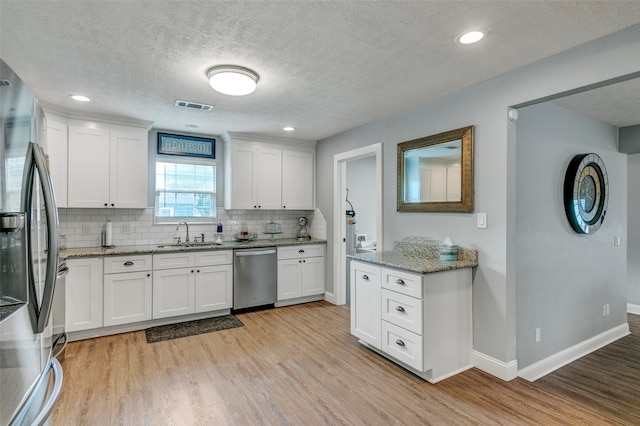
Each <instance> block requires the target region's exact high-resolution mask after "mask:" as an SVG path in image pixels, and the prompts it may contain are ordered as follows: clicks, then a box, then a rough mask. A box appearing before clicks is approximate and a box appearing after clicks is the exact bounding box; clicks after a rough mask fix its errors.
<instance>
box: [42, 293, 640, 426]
mask: <svg viewBox="0 0 640 426" xmlns="http://www.w3.org/2000/svg"><path fill="white" fill-rule="evenodd" d="M238 318H240V320H241V321H242V322H243V323H244V324H245V326H244V327H241V328H236V329H232V330H224V331H218V332H215V333H209V334H203V335H199V336H194V337H187V338H183V339H176V340H171V341H166V342H160V343H153V344H147V343H146V339H145V335H144V332H143V331H140V332H134V333H126V334H121V335H116V336H109V337H102V338H98V339H91V340H85V341H80V342H73V343H70V344H69V345H68V346H67V349H66V351H65V356H64V360H63V368H64V373H65V381H64V386H63V391H62V395H61V397H60V400H59V402H58V404H57V406H56V408H55V411H54V413H53V424H54V425H396V424H397V425H400V424H402V425H423V424H424V425H427V424H434V425H443V424H446V425H450V424H455V425H458V424H506V425H521V424H531V425H533V424H535V425H540V424H544V425H552V424H592V425H593V424H634V423H633V422H631V421H630V420H629V419H628V418H626V417H623V416H614V415H611V413H607V412H603V411H602V410H599V409H598V407H594V406H592V405H590V404H591V403H590V402H585V401H584V400H582V399H581V398H573V397H572V396H571V395H566V394H562V393H560V392H557V391H555V390H553V389H545V388H543V387H540V386H537V385H536V384H531V383H528V382H526V381H524V380H521V379H516V380H513V381H511V382H503V381H501V380H499V379H496V378H493V377H492V376H490V375H487V374H485V373H483V372H481V371H479V370H476V369H472V370H469V371H466V372H464V373H462V374H459V375H457V376H454V377H452V378H450V379H447V380H444V381H442V382H440V383H438V384H436V385H432V384H429V383H427V382H425V381H423V380H421V379H418V378H417V377H415V376H413V375H412V374H410V373H408V372H406V371H405V370H403V369H401V368H400V367H397V366H396V365H395V364H393V363H391V362H389V361H388V360H386V359H384V358H382V357H380V356H378V355H376V354H375V353H373V352H372V351H369V350H367V349H365V348H363V347H362V346H361V345H359V344H358V343H357V341H356V339H355V338H354V337H353V336H351V335H350V334H349V308H348V307H346V306H334V305H331V304H329V303H326V302H316V303H308V304H304V305H297V306H291V307H287V308H278V309H272V310H266V311H258V312H251V313H245V314H240V315H238ZM636 350H640V348H638V347H636ZM635 354H636V355H634V356H635V360H636V361H635V364H636V366H638V365H640V361H638V356H637V354H638V352H636V353H635ZM632 358H633V357H632ZM595 367H597V366H595ZM595 367H594V368H595ZM589 368H590V367H589ZM637 371H638V370H636V376H635V377H636V379H637V377H638V374H637ZM554 374H555V373H554ZM547 377H549V376H547ZM601 379H602V380H606V377H602V378H601ZM567 380H568V381H567V382H566V383H565V384H563V386H564V385H566V386H572V381H573V379H571V378H569V379H567ZM560 387H562V386H560ZM638 389H639V388H638V387H636V388H635V391H636V392H635V393H634V394H635V395H637V394H638V393H639V392H638ZM637 398H638V397H637V396H636V405H635V410H636V413H638V412H639V410H640V408H639V407H640V401H638V399H637ZM635 424H637V423H635Z"/></svg>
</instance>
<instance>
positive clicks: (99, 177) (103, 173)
mask: <svg viewBox="0 0 640 426" xmlns="http://www.w3.org/2000/svg"><path fill="white" fill-rule="evenodd" d="M68 152H69V160H68V167H69V169H68V182H67V188H68V191H67V198H68V199H67V206H68V207H93V208H96V207H107V206H108V205H109V131H108V130H105V129H91V128H85V127H79V126H69V151H68ZM145 161H146V160H145ZM145 164H146V163H145Z"/></svg>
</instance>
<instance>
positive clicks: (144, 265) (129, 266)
mask: <svg viewBox="0 0 640 426" xmlns="http://www.w3.org/2000/svg"><path fill="white" fill-rule="evenodd" d="M150 270H151V255H150V254H146V255H141V256H107V257H105V258H104V273H105V274H117V273H121V272H140V271H150Z"/></svg>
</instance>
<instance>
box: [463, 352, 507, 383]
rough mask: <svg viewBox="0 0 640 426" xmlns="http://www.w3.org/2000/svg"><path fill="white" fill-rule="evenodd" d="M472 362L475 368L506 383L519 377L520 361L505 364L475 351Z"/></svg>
mask: <svg viewBox="0 0 640 426" xmlns="http://www.w3.org/2000/svg"><path fill="white" fill-rule="evenodd" d="M471 361H472V364H473V366H474V367H475V368H477V369H478V370H482V371H484V372H485V373H489V374H491V375H492V376H495V377H497V378H499V379H502V380H504V381H506V382H508V381H509V380H513V379H515V378H516V377H518V361H510V362H504V361H500V360H498V359H495V358H492V357H490V356H489V355H485V354H483V353H481V352H478V351H473V353H472V354H471Z"/></svg>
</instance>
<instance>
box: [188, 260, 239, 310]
mask: <svg viewBox="0 0 640 426" xmlns="http://www.w3.org/2000/svg"><path fill="white" fill-rule="evenodd" d="M232 304H233V265H221V266H204V267H198V268H196V313H199V312H207V311H217V310H220V309H231V306H232Z"/></svg>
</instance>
